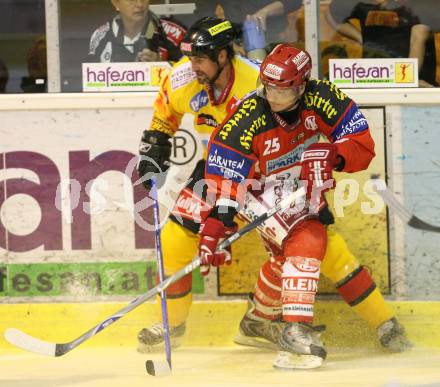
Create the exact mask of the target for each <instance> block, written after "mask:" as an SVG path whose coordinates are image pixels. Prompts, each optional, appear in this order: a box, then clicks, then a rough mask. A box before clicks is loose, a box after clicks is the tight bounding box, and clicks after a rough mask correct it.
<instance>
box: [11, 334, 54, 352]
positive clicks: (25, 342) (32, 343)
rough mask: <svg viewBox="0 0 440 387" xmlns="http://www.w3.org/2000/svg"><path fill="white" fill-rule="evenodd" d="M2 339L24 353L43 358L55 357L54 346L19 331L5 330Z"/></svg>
mask: <svg viewBox="0 0 440 387" xmlns="http://www.w3.org/2000/svg"><path fill="white" fill-rule="evenodd" d="M4 337H5V339H6V341H7V342H8V343H9V344H12V345H15V346H16V347H18V348H21V349H24V350H25V351H29V352H33V353H38V354H39V355H45V356H56V354H55V352H56V344H54V343H49V342H47V341H43V340H40V339H37V338H35V337H33V336H30V335H28V334H27V333H24V332H23V331H20V330H19V329H16V328H9V329H7V330H6V331H5V333H4Z"/></svg>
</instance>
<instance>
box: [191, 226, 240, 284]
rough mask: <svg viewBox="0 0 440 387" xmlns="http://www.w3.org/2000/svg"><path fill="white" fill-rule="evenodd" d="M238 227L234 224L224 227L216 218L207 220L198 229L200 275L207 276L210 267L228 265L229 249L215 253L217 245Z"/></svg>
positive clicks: (230, 260)
mask: <svg viewBox="0 0 440 387" xmlns="http://www.w3.org/2000/svg"><path fill="white" fill-rule="evenodd" d="M237 229H238V226H237V225H236V224H235V223H234V226H232V227H226V226H225V225H224V224H223V222H222V221H220V220H218V219H216V218H207V219H206V221H205V223H203V224H202V227H201V229H200V242H199V257H200V258H201V260H202V263H201V265H200V273H202V275H207V274H208V273H209V269H210V266H211V265H212V266H220V265H223V264H226V265H230V264H231V262H232V258H231V247H230V246H229V247H227V248H226V250H220V251H216V249H217V246H218V245H219V243H220V242H221V241H222V240H223V239H225V238H227V237H228V236H230V235H232V234H233V233H235V232H236V231H237Z"/></svg>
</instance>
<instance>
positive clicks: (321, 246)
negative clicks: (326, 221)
mask: <svg viewBox="0 0 440 387" xmlns="http://www.w3.org/2000/svg"><path fill="white" fill-rule="evenodd" d="M310 71H311V58H310V56H309V54H308V53H307V52H305V51H303V50H299V49H297V48H295V47H293V46H290V45H287V44H280V45H278V46H276V47H275V48H274V49H273V51H272V52H271V53H270V54H269V55H268V56H267V57H266V59H265V60H264V62H263V63H262V65H261V68H260V80H261V86H260V87H259V88H258V89H257V90H256V91H255V92H254V93H251V94H249V95H248V96H247V97H246V98H244V99H243V100H242V101H241V103H240V104H239V105H238V106H237V107H236V109H235V110H234V111H233V112H232V113H230V114H229V115H228V117H227V118H226V119H225V121H223V123H222V125H220V126H219V127H218V128H217V130H216V131H215V132H214V133H213V135H212V136H211V139H210V143H209V149H208V157H207V162H206V167H205V177H206V179H207V182H208V187H209V192H211V194H214V195H215V208H214V210H213V211H212V212H211V213H210V215H209V216H208V217H207V218H206V219H205V221H204V223H203V225H202V227H201V231H200V242H199V254H200V257H201V258H202V262H203V264H204V265H205V266H206V267H208V268H209V266H210V265H214V266H218V265H221V264H224V263H229V262H230V261H231V255H230V251H216V247H217V244H218V242H219V241H220V240H221V239H222V238H224V237H226V236H227V235H228V234H230V233H231V232H233V231H234V230H235V229H236V224H235V222H234V216H235V215H236V214H237V212H238V211H239V210H240V212H241V214H244V216H246V217H248V219H252V218H253V217H255V216H256V215H260V214H261V213H263V212H265V211H267V208H270V207H273V205H275V204H276V202H277V200H279V199H280V197H285V196H286V195H287V194H288V193H289V192H291V191H292V190H296V189H297V188H298V187H299V186H301V185H305V186H306V188H307V189H306V191H307V195H306V198H305V201H304V200H303V201H302V202H299V203H298V202H297V203H296V204H295V205H294V206H293V207H291V208H289V209H287V210H285V211H281V212H279V213H278V214H277V215H275V216H274V217H272V218H271V219H270V220H268V221H266V222H265V223H264V224H263V225H262V226H261V227H260V228H259V230H260V234H261V236H262V238H263V240H264V241H265V244H266V246H267V248H268V250H269V252H270V254H271V258H270V260H269V261H267V262H266V263H264V264H263V266H262V268H261V270H260V275H259V278H258V281H257V284H256V289H255V296H254V305H253V308H252V310H249V311H248V312H247V313H246V315H245V317H244V318H243V320H242V322H241V325H240V330H241V333H242V334H243V335H244V336H248V337H251V336H252V335H253V332H252V328H251V325H252V323H254V324H255V323H257V324H258V322H259V321H262V320H266V321H267V320H271V321H273V324H272V325H269V326H268V330H269V331H270V330H272V331H273V332H277V333H276V334H272V333H273V332H272V333H268V334H267V337H266V338H267V339H268V340H271V341H276V344H277V345H278V347H279V348H280V349H281V351H280V352H279V354H278V356H277V358H276V359H275V362H274V366H275V367H277V368H314V367H318V366H320V365H321V364H322V361H323V360H324V359H325V356H326V350H325V348H324V346H323V344H322V343H321V341H320V340H319V333H320V329H319V328H318V327H313V325H312V322H313V305H314V301H315V295H316V292H317V289H318V281H319V275H320V266H321V262H322V260H323V258H324V255H325V252H326V247H327V234H326V229H325V226H324V225H323V223H322V222H320V220H319V212H320V210H321V212H322V209H323V208H324V207H325V206H326V202H325V200H324V197H323V193H324V192H326V191H328V190H329V189H332V188H333V187H334V180H333V176H332V172H333V171H334V170H335V171H344V172H357V171H361V170H363V169H366V168H367V167H368V165H369V163H370V161H371V160H372V158H373V157H374V142H373V139H372V137H371V135H370V131H369V127H368V123H367V121H366V119H365V117H364V116H363V114H362V113H361V111H360V110H359V108H358V107H357V105H356V104H355V102H354V101H352V100H351V99H350V98H349V97H347V96H346V95H345V94H344V93H343V92H341V91H340V90H339V89H338V88H337V87H336V86H335V85H334V84H332V83H330V82H328V81H322V80H315V79H309V78H310ZM353 122H356V125H353ZM320 136H323V137H324V138H326V139H327V141H328V142H325V143H323V142H319V139H320ZM251 179H252V182H251ZM251 188H252V189H251ZM205 270H207V269H206V268H205Z"/></svg>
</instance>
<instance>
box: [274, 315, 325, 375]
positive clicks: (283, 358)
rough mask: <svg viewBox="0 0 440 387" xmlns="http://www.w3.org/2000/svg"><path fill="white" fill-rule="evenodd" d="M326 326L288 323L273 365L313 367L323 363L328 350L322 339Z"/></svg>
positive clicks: (283, 367)
mask: <svg viewBox="0 0 440 387" xmlns="http://www.w3.org/2000/svg"><path fill="white" fill-rule="evenodd" d="M324 329H325V327H324V326H319V327H312V326H311V325H308V324H305V323H288V324H286V326H285V327H284V329H283V332H282V334H281V336H280V339H279V346H280V348H281V351H280V352H278V354H277V356H276V358H275V360H274V362H273V367H274V368H277V369H281V370H291V369H311V368H318V367H320V366H321V365H322V363H323V361H324V359H325V358H326V356H327V351H326V350H325V348H324V345H323V344H322V342H321V340H320V335H321V333H322V332H323V330H324Z"/></svg>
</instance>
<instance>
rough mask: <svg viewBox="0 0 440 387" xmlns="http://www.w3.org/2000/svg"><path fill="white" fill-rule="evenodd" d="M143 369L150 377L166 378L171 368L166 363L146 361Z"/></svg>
mask: <svg viewBox="0 0 440 387" xmlns="http://www.w3.org/2000/svg"><path fill="white" fill-rule="evenodd" d="M145 368H146V369H147V372H148V374H149V375H151V376H168V375H171V367H170V365H169V363H168V362H167V361H153V360H147V361H146V362H145Z"/></svg>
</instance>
